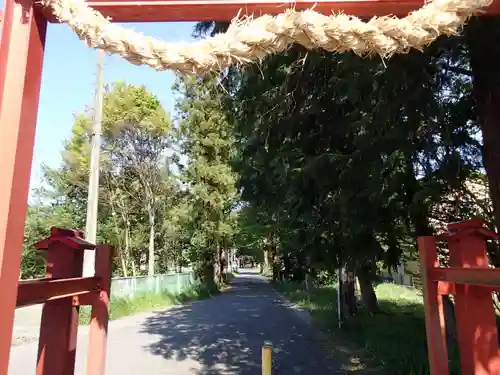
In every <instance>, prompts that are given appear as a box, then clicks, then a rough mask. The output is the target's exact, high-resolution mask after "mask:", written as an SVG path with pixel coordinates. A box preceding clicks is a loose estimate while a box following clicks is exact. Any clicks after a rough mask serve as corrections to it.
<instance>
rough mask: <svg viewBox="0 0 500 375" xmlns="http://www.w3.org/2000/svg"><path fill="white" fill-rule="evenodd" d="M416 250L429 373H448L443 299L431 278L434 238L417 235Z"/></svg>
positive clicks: (433, 259)
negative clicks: (420, 281) (417, 251)
mask: <svg viewBox="0 0 500 375" xmlns="http://www.w3.org/2000/svg"><path fill="white" fill-rule="evenodd" d="M418 250H419V255H420V273H421V276H422V288H423V295H424V310H425V330H426V333H427V352H428V355H429V369H430V375H449V373H450V370H449V368H448V349H447V347H446V326H445V321H444V308H443V300H442V297H441V296H440V295H438V283H437V282H436V281H434V280H433V279H432V272H433V271H434V267H435V266H436V265H437V250H436V238H435V237H419V238H418Z"/></svg>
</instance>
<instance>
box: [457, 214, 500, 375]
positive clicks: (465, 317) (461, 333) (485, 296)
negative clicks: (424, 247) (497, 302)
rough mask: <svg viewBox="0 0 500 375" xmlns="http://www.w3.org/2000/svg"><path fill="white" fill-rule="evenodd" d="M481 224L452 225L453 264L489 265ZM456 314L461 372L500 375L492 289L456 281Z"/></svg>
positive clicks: (477, 374) (468, 265) (485, 266)
mask: <svg viewBox="0 0 500 375" xmlns="http://www.w3.org/2000/svg"><path fill="white" fill-rule="evenodd" d="M481 228H482V223H481V222H479V221H476V220H474V221H473V220H470V221H467V222H462V223H459V224H450V225H449V226H448V229H449V230H450V231H451V232H454V235H453V236H449V237H448V243H449V250H450V263H451V266H452V267H461V268H462V267H463V268H488V256H487V252H486V241H485V237H484V234H482V233H481V231H480V229H481ZM455 315H456V321H457V339H458V345H459V349H460V367H461V373H462V374H467V375H469V374H470V375H499V374H500V363H499V362H498V360H497V357H498V353H499V351H498V333H497V326H496V319H495V311H494V307H493V302H492V297H491V291H489V290H487V289H485V288H481V287H478V286H474V285H465V284H456V286H455Z"/></svg>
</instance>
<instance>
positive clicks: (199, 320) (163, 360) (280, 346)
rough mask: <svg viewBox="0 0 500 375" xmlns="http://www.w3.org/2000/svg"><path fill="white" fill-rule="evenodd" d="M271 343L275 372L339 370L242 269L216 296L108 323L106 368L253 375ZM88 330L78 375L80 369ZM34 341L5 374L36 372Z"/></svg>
mask: <svg viewBox="0 0 500 375" xmlns="http://www.w3.org/2000/svg"><path fill="white" fill-rule="evenodd" d="M266 340H270V341H272V343H273V346H274V348H275V349H274V355H273V375H281V374H283V375H285V374H286V375H293V374H301V375H307V374H311V375H313V374H321V375H330V374H339V375H340V374H342V373H343V372H342V371H340V370H338V366H337V364H336V363H333V362H332V361H331V360H330V359H328V358H327V357H326V356H325V353H324V351H323V349H322V348H321V346H320V345H319V344H318V343H317V341H316V340H315V339H314V337H313V332H312V330H311V327H310V326H308V325H307V324H306V323H305V322H304V321H303V320H302V319H300V318H299V317H298V315H297V314H296V313H295V312H294V311H292V310H291V309H290V308H289V307H287V306H286V305H285V304H283V302H282V301H281V299H280V298H279V296H278V295H277V294H276V293H275V292H274V291H273V290H272V288H271V286H270V285H269V284H268V283H267V282H266V281H265V280H264V279H263V278H261V277H259V276H258V275H256V274H249V273H242V274H240V275H238V276H237V277H236V278H235V279H234V280H233V282H232V288H231V289H230V290H229V291H226V292H224V293H222V294H220V295H218V296H216V297H214V298H211V299H207V300H202V301H197V302H193V303H190V304H187V305H184V306H180V307H174V308H171V309H167V310H163V311H158V312H154V313H148V314H140V315H134V316H131V317H126V318H123V319H119V320H116V321H112V322H111V323H110V329H109V341H108V355H107V372H106V374H107V375H126V374H131V375H135V374H148V375H160V374H176V375H191V374H193V375H194V374H196V375H226V374H227V375H229V374H231V375H258V374H260V371H261V369H260V360H261V359H260V355H261V353H260V352H261V345H262V344H263V342H264V341H266ZM86 345H87V334H86V329H82V334H81V335H80V337H79V341H78V346H79V348H78V353H77V365H76V367H77V369H76V374H77V375H83V374H84V373H85V371H84V370H85V356H86V351H87V348H86ZM36 352H37V343H31V344H27V345H23V346H15V347H12V352H11V364H10V369H9V375H25V374H32V373H34V367H35V362H36Z"/></svg>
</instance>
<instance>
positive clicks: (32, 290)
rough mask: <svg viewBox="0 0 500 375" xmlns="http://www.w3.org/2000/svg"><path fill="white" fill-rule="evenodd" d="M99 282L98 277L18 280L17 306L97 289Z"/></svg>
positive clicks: (77, 294)
mask: <svg viewBox="0 0 500 375" xmlns="http://www.w3.org/2000/svg"><path fill="white" fill-rule="evenodd" d="M100 282H101V278H100V277H76V278H71V279H41V280H26V281H20V282H19V291H18V293H17V307H22V306H28V305H35V304H38V303H44V302H47V301H53V300H57V299H61V298H67V297H72V296H79V295H82V294H86V293H90V292H93V291H98V290H99V284H100Z"/></svg>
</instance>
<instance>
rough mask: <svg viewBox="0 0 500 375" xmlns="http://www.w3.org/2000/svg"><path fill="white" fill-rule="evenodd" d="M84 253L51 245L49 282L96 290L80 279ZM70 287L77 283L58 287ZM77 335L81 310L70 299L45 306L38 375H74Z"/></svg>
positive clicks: (67, 247) (93, 282) (41, 327)
mask: <svg viewBox="0 0 500 375" xmlns="http://www.w3.org/2000/svg"><path fill="white" fill-rule="evenodd" d="M83 253H84V252H83V249H81V250H77V251H75V250H73V249H72V248H71V246H70V245H68V244H67V243H64V242H62V241H59V240H54V241H52V242H51V243H49V245H48V249H47V259H48V263H47V273H46V276H47V278H64V279H67V278H80V279H79V280H77V281H76V284H78V283H80V284H84V283H89V284H92V286H95V284H96V283H95V280H91V279H90V278H88V279H86V280H85V279H84V278H81V275H82V269H83ZM89 280H91V281H92V283H91V282H90V281H89ZM71 284H75V282H74V281H73V282H72V281H69V282H67V283H66V284H64V283H62V282H61V283H59V285H58V286H61V285H71ZM55 285H57V284H55ZM87 286H91V285H87ZM77 333H78V308H77V307H75V306H73V298H72V297H71V295H69V296H68V297H66V298H62V299H57V300H51V301H48V302H47V303H45V305H44V307H43V312H42V320H41V323H40V338H39V342H38V361H37V369H36V374H37V375H72V374H74V368H75V357H76V343H77Z"/></svg>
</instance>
